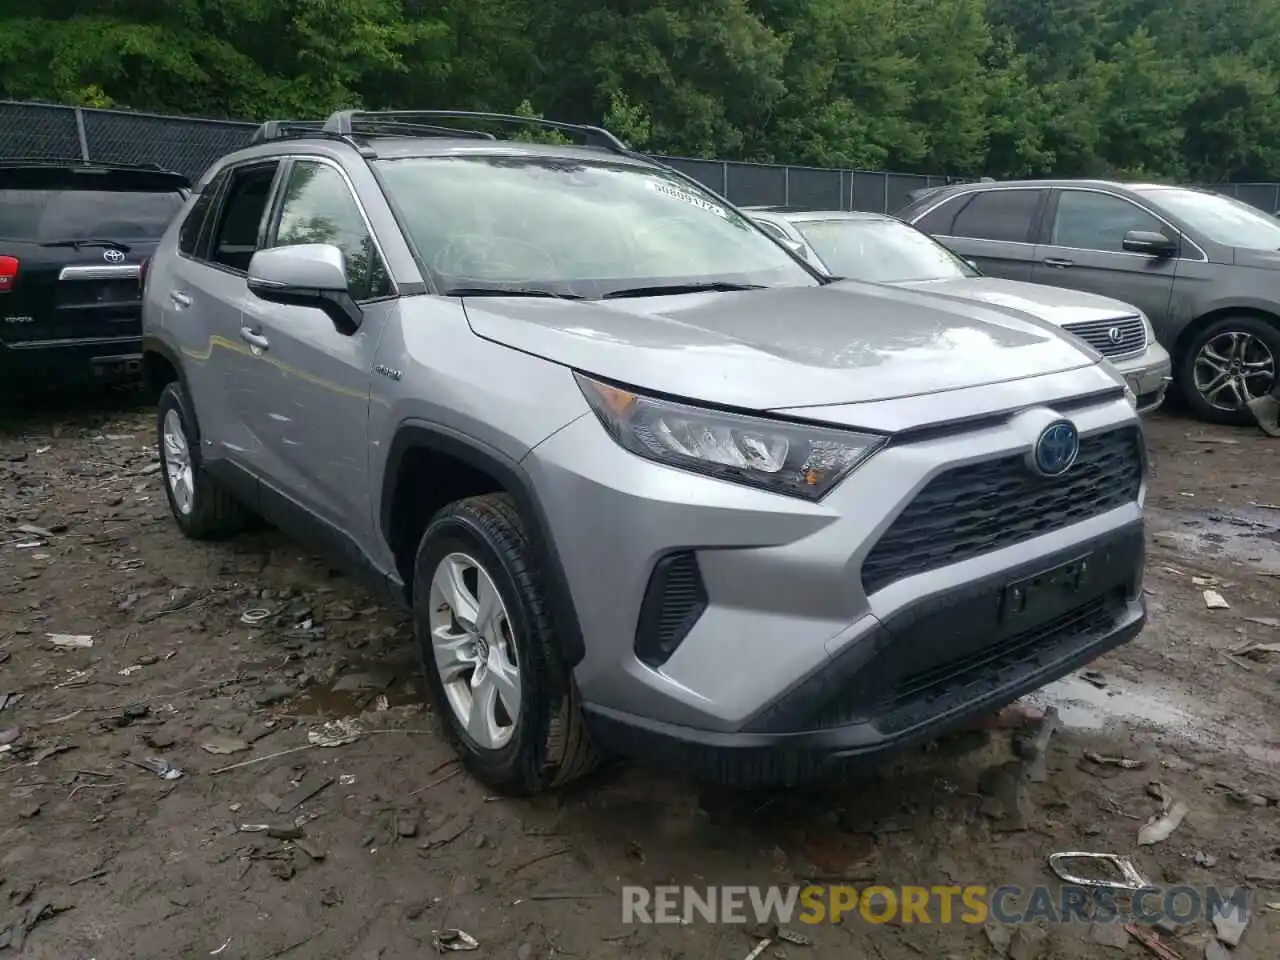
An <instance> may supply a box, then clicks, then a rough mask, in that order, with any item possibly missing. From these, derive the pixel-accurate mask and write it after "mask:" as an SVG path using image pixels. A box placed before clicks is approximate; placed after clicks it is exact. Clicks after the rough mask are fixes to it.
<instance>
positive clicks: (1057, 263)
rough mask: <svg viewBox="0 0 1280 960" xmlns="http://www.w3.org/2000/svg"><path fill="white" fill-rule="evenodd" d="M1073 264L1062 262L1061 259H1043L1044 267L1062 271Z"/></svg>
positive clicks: (1069, 261)
mask: <svg viewBox="0 0 1280 960" xmlns="http://www.w3.org/2000/svg"><path fill="white" fill-rule="evenodd" d="M1075 263H1076V262H1075V261H1074V260H1063V259H1062V258H1061V257H1045V258H1044V265H1045V266H1046V267H1057V268H1058V269H1059V270H1061V269H1063V268H1064V267H1074V266H1075Z"/></svg>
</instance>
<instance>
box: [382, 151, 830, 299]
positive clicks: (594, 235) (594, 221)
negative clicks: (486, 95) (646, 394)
mask: <svg viewBox="0 0 1280 960" xmlns="http://www.w3.org/2000/svg"><path fill="white" fill-rule="evenodd" d="M377 163H378V167H379V172H380V173H381V175H382V180H383V183H384V185H385V188H386V191H387V195H388V196H389V198H390V199H391V201H392V202H393V203H394V205H395V206H396V207H397V208H398V209H399V212H400V215H401V216H402V218H403V220H404V225H405V228H406V230H407V232H408V233H409V235H410V237H411V238H412V240H413V242H414V244H415V245H416V247H417V249H418V252H419V254H420V255H421V257H422V259H423V260H424V261H425V262H426V265H427V266H428V267H430V268H431V269H432V270H433V271H434V272H435V273H436V274H437V275H438V276H439V277H440V278H441V283H442V287H443V288H444V289H451V288H459V287H467V288H475V287H481V288H484V287H504V286H509V287H520V288H525V289H542V290H547V291H551V292H554V293H557V294H563V295H571V296H581V297H601V296H606V295H608V294H609V293H610V292H614V291H619V290H634V289H636V288H639V287H647V286H655V287H657V286H665V287H677V286H680V285H684V284H699V285H700V284H708V283H712V284H734V285H739V284H740V285H750V286H756V285H760V286H796V285H809V286H812V285H816V284H817V283H818V282H819V281H818V280H817V279H816V278H815V277H814V276H813V275H812V274H811V273H809V271H807V270H806V269H805V268H804V267H802V266H801V265H800V264H798V263H797V262H796V261H795V259H794V258H793V257H792V256H791V255H790V254H789V253H788V252H787V251H786V250H784V249H783V248H782V247H780V246H779V245H778V244H777V243H775V242H774V241H772V240H770V239H769V238H768V237H766V236H765V235H764V234H763V233H761V232H760V231H759V230H758V229H756V227H755V226H754V225H752V224H751V223H750V222H749V221H748V220H746V219H745V218H744V217H742V216H740V215H738V214H737V213H734V212H733V211H731V210H728V209H726V208H725V207H724V206H723V205H722V204H720V203H718V202H717V201H716V200H715V199H714V198H713V197H711V196H710V195H708V194H705V193H703V192H702V191H701V190H699V189H697V188H696V187H694V186H692V185H691V184H689V183H687V182H685V181H683V180H681V179H679V178H678V177H676V176H675V175H673V174H669V173H666V172H665V171H662V170H660V169H653V168H647V167H640V166H632V165H628V164H620V163H610V162H607V161H595V160H576V159H565V158H562V157H502V156H491V155H475V156H465V157H425V158H421V157H415V158H410V159H392V160H380V161H377Z"/></svg>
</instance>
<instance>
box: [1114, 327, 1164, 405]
mask: <svg viewBox="0 0 1280 960" xmlns="http://www.w3.org/2000/svg"><path fill="white" fill-rule="evenodd" d="M1112 366H1114V367H1115V368H1116V370H1117V371H1118V372H1119V373H1120V375H1121V376H1122V377H1124V379H1125V383H1127V384H1128V385H1129V389H1130V390H1132V391H1133V393H1134V395H1135V396H1136V397H1137V398H1138V413H1140V414H1147V413H1151V412H1153V411H1155V410H1156V409H1158V408H1159V407H1160V405H1161V404H1163V403H1164V399H1165V394H1166V393H1167V392H1168V389H1169V384H1170V383H1171V382H1172V381H1173V362H1172V360H1171V359H1170V357H1169V352H1168V351H1167V350H1165V348H1164V347H1162V346H1160V344H1158V343H1156V342H1155V341H1154V340H1153V341H1151V343H1150V345H1149V346H1148V347H1147V349H1146V350H1145V351H1143V353H1141V354H1140V355H1139V356H1136V357H1132V358H1130V359H1128V360H1121V361H1119V362H1117V363H1113V364H1112Z"/></svg>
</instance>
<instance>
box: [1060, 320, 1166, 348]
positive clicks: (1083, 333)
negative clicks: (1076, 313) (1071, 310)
mask: <svg viewBox="0 0 1280 960" xmlns="http://www.w3.org/2000/svg"><path fill="white" fill-rule="evenodd" d="M1062 329H1064V330H1066V331H1067V333H1070V334H1072V335H1074V336H1077V337H1079V338H1080V339H1081V340H1083V341H1084V342H1085V343H1087V344H1089V346H1091V347H1093V349H1095V350H1097V351H1098V352H1099V353H1100V354H1102V355H1103V356H1104V357H1108V358H1114V357H1127V356H1129V355H1130V354H1134V353H1141V352H1142V351H1143V350H1145V349H1147V328H1146V325H1145V324H1144V323H1143V322H1142V318H1141V317H1119V318H1117V319H1115V320H1090V321H1088V322H1086V323H1067V324H1063V327H1062Z"/></svg>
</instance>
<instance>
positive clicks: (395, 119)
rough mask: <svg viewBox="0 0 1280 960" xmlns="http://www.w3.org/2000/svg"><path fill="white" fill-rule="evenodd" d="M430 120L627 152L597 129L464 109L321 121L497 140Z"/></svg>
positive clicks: (337, 128) (329, 125)
mask: <svg viewBox="0 0 1280 960" xmlns="http://www.w3.org/2000/svg"><path fill="white" fill-rule="evenodd" d="M434 120H485V121H489V122H493V123H503V124H507V125H509V126H517V127H543V128H545V129H548V130H555V131H557V132H559V133H576V134H577V135H578V136H580V137H582V140H583V143H584V144H585V145H586V146H589V147H599V148H602V149H605V150H608V151H610V152H612V153H625V154H630V153H631V150H629V149H628V148H627V145H626V144H625V143H623V142H622V141H621V140H619V139H618V138H617V137H615V136H614V135H613V134H612V133H610V132H609V131H608V130H605V129H603V128H601V127H592V126H588V125H586V124H580V123H562V122H561V121H559V120H543V119H540V118H538V117H521V116H518V115H516V114H510V113H475V112H471V111H468V110H339V111H338V112H337V113H335V114H333V115H332V116H330V117H329V119H328V120H327V121H325V124H324V129H325V130H326V131H328V132H329V133H332V134H338V135H340V136H348V137H350V136H361V135H365V136H378V135H379V134H380V131H379V130H378V127H379V125H382V126H383V127H384V129H385V127H386V126H387V125H390V126H392V127H398V128H400V131H401V132H397V133H392V134H390V135H391V136H424V135H426V136H447V137H482V138H484V139H486V140H496V139H497V137H495V136H494V135H493V134H491V133H485V132H483V131H480V130H466V129H459V128H457V127H442V126H439V125H437V124H435V123H432V122H431V121H434ZM362 128H363V129H362ZM381 135H383V136H386V135H387V134H386V133H382V134H381Z"/></svg>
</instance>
